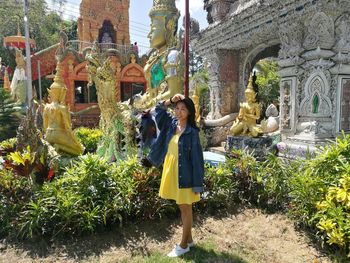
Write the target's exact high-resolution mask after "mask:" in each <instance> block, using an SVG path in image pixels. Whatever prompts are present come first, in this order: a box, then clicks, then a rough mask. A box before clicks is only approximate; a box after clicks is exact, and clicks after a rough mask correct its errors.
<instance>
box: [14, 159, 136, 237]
mask: <svg viewBox="0 0 350 263" xmlns="http://www.w3.org/2000/svg"><path fill="white" fill-rule="evenodd" d="M123 168H125V167H123V165H119V166H118V167H117V166H116V165H111V164H109V163H107V162H105V161H103V160H102V159H100V158H98V157H97V156H96V155H90V154H88V155H85V156H82V157H80V158H79V159H78V160H77V161H75V162H74V164H73V166H72V167H70V168H68V169H67V170H66V172H65V173H64V174H63V175H62V176H61V177H60V178H57V179H56V180H54V181H53V182H51V183H47V184H45V185H44V186H43V188H42V190H41V191H39V192H37V194H36V196H35V199H34V200H33V201H32V202H30V203H29V204H28V205H27V207H26V208H25V209H24V211H23V213H22V214H21V217H20V222H21V235H23V236H33V235H38V234H40V235H44V234H46V233H48V234H53V235H57V234H60V233H70V234H81V233H85V232H94V231H96V230H97V229H98V228H100V227H103V226H106V225H107V224H113V223H121V222H122V219H123V216H124V213H125V212H127V211H128V210H129V207H130V203H129V198H127V197H129V196H130V195H132V193H133V191H134V188H133V183H132V177H131V176H130V175H131V174H132V172H133V170H132V166H131V165H129V166H128V168H130V169H129V170H128V171H126V170H123Z"/></svg>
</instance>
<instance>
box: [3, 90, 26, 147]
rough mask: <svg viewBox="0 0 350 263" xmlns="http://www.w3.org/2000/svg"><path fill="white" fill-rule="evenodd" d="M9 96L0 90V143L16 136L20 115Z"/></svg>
mask: <svg viewBox="0 0 350 263" xmlns="http://www.w3.org/2000/svg"><path fill="white" fill-rule="evenodd" d="M16 106H17V105H16V103H15V102H14V101H13V100H12V99H11V97H10V94H9V93H8V92H7V91H6V90H4V89H2V88H0V123H1V125H0V141H3V140H5V139H8V138H12V137H14V136H16V130H17V127H18V125H19V123H20V117H21V114H20V112H19V109H18V108H17V107H16Z"/></svg>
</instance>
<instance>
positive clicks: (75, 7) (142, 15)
mask: <svg viewBox="0 0 350 263" xmlns="http://www.w3.org/2000/svg"><path fill="white" fill-rule="evenodd" d="M96 1H99V0H96ZM46 2H47V3H48V4H49V7H50V8H51V9H54V10H56V11H60V9H59V6H58V5H57V4H53V1H52V0H46ZM80 2H81V0H67V3H66V4H65V6H64V7H63V9H61V12H62V15H63V17H64V18H66V19H67V18H68V19H76V18H77V17H78V16H79V4H80ZM152 3H153V1H152V0H130V10H129V12H130V16H129V18H130V21H129V22H130V39H131V42H138V45H139V46H140V47H141V48H142V49H147V48H148V46H149V40H148V38H147V34H148V31H149V25H150V19H149V17H148V13H149V10H150V9H151V7H152ZM189 3H190V13H191V16H192V17H194V18H195V19H197V20H198V21H199V24H200V27H201V29H203V28H205V27H206V26H207V25H208V24H207V21H206V12H205V11H204V10H203V0H189ZM176 6H177V8H178V9H179V10H180V13H181V15H182V14H183V13H184V10H185V0H176ZM180 25H182V18H180V19H179V26H180Z"/></svg>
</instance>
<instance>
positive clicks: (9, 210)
mask: <svg viewBox="0 0 350 263" xmlns="http://www.w3.org/2000/svg"><path fill="white" fill-rule="evenodd" d="M33 188H34V186H33V184H32V182H31V181H30V180H28V178H25V177H22V176H16V175H15V174H14V173H13V172H12V171H10V170H7V169H3V168H1V167H0V237H2V236H5V235H7V234H9V232H11V231H13V230H14V229H16V228H17V227H18V216H19V213H20V211H21V210H22V209H23V207H25V206H26V204H27V203H28V202H29V201H30V199H31V197H32V195H33V193H34V189H33Z"/></svg>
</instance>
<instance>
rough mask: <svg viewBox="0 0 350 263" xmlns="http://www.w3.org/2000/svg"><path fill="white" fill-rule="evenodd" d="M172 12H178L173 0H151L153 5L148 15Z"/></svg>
mask: <svg viewBox="0 0 350 263" xmlns="http://www.w3.org/2000/svg"><path fill="white" fill-rule="evenodd" d="M160 12H162V13H173V14H176V15H177V14H178V13H179V11H178V10H177V8H176V5H175V0H153V6H152V8H151V11H150V12H149V15H150V16H152V15H154V14H157V13H160Z"/></svg>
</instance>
